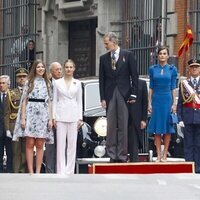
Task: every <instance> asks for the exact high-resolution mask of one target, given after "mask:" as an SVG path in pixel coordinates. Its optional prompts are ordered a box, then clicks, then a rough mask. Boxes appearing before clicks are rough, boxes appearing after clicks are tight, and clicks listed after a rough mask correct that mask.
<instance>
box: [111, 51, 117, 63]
mask: <svg viewBox="0 0 200 200" xmlns="http://www.w3.org/2000/svg"><path fill="white" fill-rule="evenodd" d="M111 58H112V60H114V61H115V59H116V57H115V51H113V52H112V53H111Z"/></svg>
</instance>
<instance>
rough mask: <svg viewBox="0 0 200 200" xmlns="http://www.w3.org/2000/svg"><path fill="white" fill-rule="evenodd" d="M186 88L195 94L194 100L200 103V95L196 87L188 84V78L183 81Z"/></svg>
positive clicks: (191, 93)
mask: <svg viewBox="0 0 200 200" xmlns="http://www.w3.org/2000/svg"><path fill="white" fill-rule="evenodd" d="M182 83H183V85H184V87H185V89H186V90H187V92H188V93H189V94H190V95H194V99H193V101H194V102H195V103H197V104H200V99H199V97H198V95H197V94H196V93H195V91H194V89H193V88H192V87H191V86H190V85H189V84H188V81H187V80H183V81H182Z"/></svg>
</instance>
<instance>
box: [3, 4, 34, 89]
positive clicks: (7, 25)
mask: <svg viewBox="0 0 200 200" xmlns="http://www.w3.org/2000/svg"><path fill="white" fill-rule="evenodd" d="M36 8H37V0H1V2H0V16H1V17H0V27H1V28H0V52H1V54H0V74H7V75H9V76H10V77H11V80H12V83H11V87H13V86H14V85H15V75H14V73H15V70H16V69H17V68H19V67H25V68H27V69H29V67H30V65H31V63H32V62H33V59H34V58H35V45H36V35H37V34H36Z"/></svg>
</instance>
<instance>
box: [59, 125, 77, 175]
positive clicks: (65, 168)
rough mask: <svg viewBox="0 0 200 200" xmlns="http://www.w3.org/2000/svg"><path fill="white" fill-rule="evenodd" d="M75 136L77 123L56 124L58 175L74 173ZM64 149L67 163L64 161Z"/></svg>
mask: <svg viewBox="0 0 200 200" xmlns="http://www.w3.org/2000/svg"><path fill="white" fill-rule="evenodd" d="M77 135H78V131H77V122H57V173H58V174H73V173H74V168H75V160H76V144H77ZM66 140H67V142H66ZM66 147H67V162H66V160H65V158H66V155H65V152H66V151H65V149H66Z"/></svg>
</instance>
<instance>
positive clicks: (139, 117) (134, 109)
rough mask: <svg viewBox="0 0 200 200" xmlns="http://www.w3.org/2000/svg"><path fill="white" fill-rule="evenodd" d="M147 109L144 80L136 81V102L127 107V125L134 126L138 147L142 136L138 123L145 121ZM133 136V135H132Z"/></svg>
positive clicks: (141, 142)
mask: <svg viewBox="0 0 200 200" xmlns="http://www.w3.org/2000/svg"><path fill="white" fill-rule="evenodd" d="M147 109H148V91H147V84H146V82H145V81H144V80H140V79H139V81H138V94H137V101H136V102H135V103H133V104H130V105H129V112H130V114H129V116H130V119H129V123H132V124H134V126H135V128H136V130H137V133H136V134H137V137H138V139H139V146H140V147H141V146H142V144H143V135H142V133H141V129H140V122H141V121H146V120H147ZM133 134H134V133H133Z"/></svg>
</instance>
